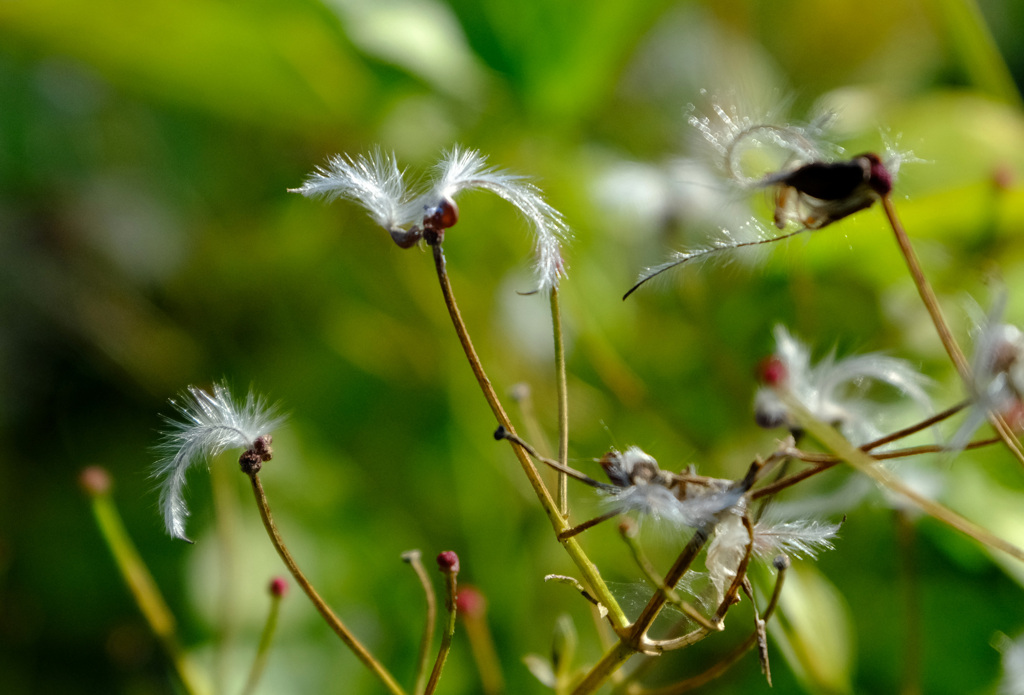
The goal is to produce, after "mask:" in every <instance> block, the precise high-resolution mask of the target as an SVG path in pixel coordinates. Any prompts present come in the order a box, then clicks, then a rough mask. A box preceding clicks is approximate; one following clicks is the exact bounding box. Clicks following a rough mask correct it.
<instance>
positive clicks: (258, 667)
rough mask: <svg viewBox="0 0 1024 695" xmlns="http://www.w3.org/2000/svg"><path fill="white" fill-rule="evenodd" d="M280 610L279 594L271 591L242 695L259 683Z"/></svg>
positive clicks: (250, 692) (254, 689) (253, 689)
mask: <svg viewBox="0 0 1024 695" xmlns="http://www.w3.org/2000/svg"><path fill="white" fill-rule="evenodd" d="M280 612H281V596H280V595H278V594H274V593H272V594H271V595H270V613H269V614H268V615H267V622H266V624H265V625H264V626H263V634H262V635H260V643H259V646H258V647H257V648H256V658H255V659H253V662H252V668H251V669H250V670H249V678H248V679H247V680H246V682H245V687H244V688H243V689H242V695H251V694H252V693H254V692H255V691H256V686H257V685H259V682H260V677H262V675H263V670H264V669H265V668H266V666H267V658H268V657H269V656H270V643H271V642H272V641H273V639H274V632H275V631H276V630H277V617H278V614H279V613H280Z"/></svg>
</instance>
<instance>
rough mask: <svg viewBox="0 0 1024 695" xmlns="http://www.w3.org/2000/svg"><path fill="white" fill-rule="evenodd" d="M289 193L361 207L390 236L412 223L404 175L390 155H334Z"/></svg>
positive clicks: (393, 156)
mask: <svg viewBox="0 0 1024 695" xmlns="http://www.w3.org/2000/svg"><path fill="white" fill-rule="evenodd" d="M288 190H289V192H291V193H301V194H302V195H304V196H306V197H307V198H323V199H325V200H327V201H332V200H337V199H339V198H342V199H344V200H351V201H353V202H355V203H358V204H359V205H362V206H363V207H364V208H365V209H366V211H367V212H369V213H370V217H372V218H373V221H374V222H376V223H377V224H378V225H380V226H381V227H383V228H384V229H386V230H387V231H389V232H390V231H393V230H398V229H401V228H402V227H403V226H405V225H407V224H409V223H411V222H413V221H414V219H415V216H414V215H413V216H410V210H411V208H410V200H411V196H410V194H409V191H408V189H407V188H406V184H405V176H404V172H403V171H402V170H401V169H399V168H398V160H397V158H396V157H395V154H394V153H393V152H391V153H387V154H385V153H384V152H382V151H381V150H380V149H376V150H374V151H373V152H371V153H370V154H369V155H359V156H357V157H351V156H347V155H346V156H342V155H334V156H333V157H331V158H330V159H328V160H327V166H325V167H317V169H316V171H314V172H313V173H312V174H311V175H310V176H309V178H308V179H306V182H305V183H304V184H302V185H301V186H300V187H298V188H290V189H288Z"/></svg>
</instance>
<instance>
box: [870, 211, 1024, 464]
mask: <svg viewBox="0 0 1024 695" xmlns="http://www.w3.org/2000/svg"><path fill="white" fill-rule="evenodd" d="M882 208H883V209H884V210H885V216H886V219H888V220H889V226H890V227H892V231H893V233H894V234H895V235H896V243H897V244H899V247H900V252H901V253H902V254H903V258H904V259H905V260H906V262H907V267H908V268H909V269H910V276H911V277H912V278H913V279H914V284H915V285H916V286H917V292H918V294H919V295H921V301H923V302H924V306H925V308H926V309H927V310H928V314H929V315H930V316H931V318H932V323H933V324H935V330H936V331H937V332H938V334H939V340H941V341H942V346H943V347H944V348H945V349H946V354H948V355H949V359H950V360H952V362H953V364H954V366H956V370H957V372H958V373H959V374H960V378H961V379H962V380H963V382H964V383H965V384H970V383H971V367H970V364H969V363H968V362H967V358H966V357H964V353H963V350H961V349H960V346H959V345H957V342H956V339H955V338H954V337H953V333H952V332H951V331H950V330H949V325H948V324H947V323H946V319H945V317H944V316H943V315H942V308H941V307H940V306H939V301H938V299H936V297H935V291H934V290H933V289H932V286H931V284H930V283H929V282H928V279H927V278H926V277H925V275H924V272H923V271H922V270H921V263H920V262H919V261H918V260H917V254H916V253H914V247H913V245H911V243H910V238H909V237H908V236H907V232H906V230H904V229H903V224H902V223H901V222H900V219H899V217H898V216H897V215H896V207H895V206H894V205H893V202H892V195H891V194H890V195H884V196H882ZM989 420H990V421H991V423H992V426H993V427H994V428H995V430H996V432H998V433H999V437H1000V438H1001V439H1002V440H1003V443H1004V444H1006V448H1007V449H1009V450H1010V453H1012V454H1013V455H1014V456H1015V457H1016V458H1017V460H1018V461H1019V462H1020V463H1021V464H1022V465H1024V449H1021V445H1020V442H1019V441H1018V440H1017V437H1016V435H1015V434H1014V433H1013V430H1012V429H1010V426H1009V425H1007V424H1006V420H1005V419H1004V418H1003V416H1002V415H1000V414H999V413H996V412H990V413H989Z"/></svg>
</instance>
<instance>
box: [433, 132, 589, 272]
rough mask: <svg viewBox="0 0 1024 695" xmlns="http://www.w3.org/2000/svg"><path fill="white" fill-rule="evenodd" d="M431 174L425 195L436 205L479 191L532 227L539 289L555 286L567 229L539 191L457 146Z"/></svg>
mask: <svg viewBox="0 0 1024 695" xmlns="http://www.w3.org/2000/svg"><path fill="white" fill-rule="evenodd" d="M435 174H436V176H435V179H434V180H435V183H434V187H433V190H432V191H431V192H430V193H428V194H427V196H428V197H432V198H433V199H434V200H435V201H437V202H440V200H442V199H443V198H445V197H448V198H453V197H454V196H455V195H457V194H458V193H459V192H460V191H465V190H472V189H475V188H481V189H483V190H486V191H490V192H491V193H494V194H495V195H497V196H500V197H501V198H503V199H505V200H506V201H508V202H509V203H511V204H512V205H514V206H515V207H516V208H517V209H518V210H519V211H520V212H521V213H522V214H523V215H524V216H525V217H526V219H527V220H529V222H530V225H531V227H533V233H534V253H535V254H536V257H537V260H536V263H535V270H536V273H537V279H538V281H539V285H540V290H541V291H548V290H550V289H552V288H554V287H557V286H558V280H559V278H560V277H561V276H562V274H563V271H564V268H563V263H562V253H561V249H562V242H564V241H567V240H568V238H569V227H568V226H567V225H566V224H565V220H564V219H563V218H562V213H560V212H559V211H558V210H556V209H555V208H553V207H551V205H549V204H548V203H547V201H545V200H544V195H543V193H542V192H541V190H540V189H539V188H537V187H536V186H535V185H534V184H532V183H530V182H529V181H527V180H526V178H525V177H523V176H519V175H517V174H510V173H508V172H506V171H502V170H500V169H498V168H497V167H489V166H487V157H486V156H484V155H481V154H480V153H479V152H478V151H477V150H467V149H462V148H460V147H458V146H455V147H453V148H452V149H451V150H449V151H447V152H445V153H444V154H443V155H442V157H441V161H439V162H438V163H437V165H436V166H435ZM434 204H436V202H435V203H434Z"/></svg>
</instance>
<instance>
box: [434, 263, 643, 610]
mask: <svg viewBox="0 0 1024 695" xmlns="http://www.w3.org/2000/svg"><path fill="white" fill-rule="evenodd" d="M431 248H432V251H433V256H434V268H435V270H436V271H437V279H438V282H439V283H440V285H441V294H442V295H443V296H444V303H445V306H446V307H447V308H448V315H449V316H450V317H451V320H452V325H453V326H454V328H455V333H456V335H457V336H458V338H459V343H460V344H461V345H462V349H463V351H464V352H465V353H466V359H467V360H468V361H469V366H470V368H471V369H472V370H473V374H474V376H476V380H477V383H478V384H479V386H480V390H481V391H482V392H483V394H484V398H485V399H486V400H487V404H488V405H489V406H490V407H491V412H493V413H494V417H495V418H496V419H497V421H498V424H500V425H501V426H502V427H504V428H505V429H506V430H508V432H509V433H511V434H513V435H514V434H515V428H514V427H512V421H511V420H509V417H508V414H507V413H506V412H505V408H504V407H502V405H501V400H500V399H499V398H498V394H497V393H495V391H494V387H493V386H492V385H491V381H490V379H488V378H487V373H486V372H485V371H484V367H483V364H482V363H481V362H480V357H479V356H478V355H477V353H476V348H474V347H473V341H472V340H470V337H469V331H468V330H467V329H466V324H465V322H464V321H463V320H462V314H461V313H460V312H459V307H458V304H457V303H456V302H455V295H454V293H453V292H452V286H451V282H450V281H449V279H448V272H447V270H446V268H445V258H444V251H443V250H442V249H441V245H440V243H435V244H433V245H432V247H431ZM512 451H513V452H514V453H515V455H516V458H517V459H518V460H519V464H520V465H521V466H522V468H523V472H524V473H525V474H526V477H527V479H528V480H529V482H530V486H531V487H532V488H533V491H534V493H536V495H537V499H538V500H540V503H541V506H542V507H543V508H544V512H545V513H546V514H547V516H548V520H549V521H550V522H551V525H552V527H553V528H554V530H555V534H556V536H558V535H560V534H561V533H562V532H563V531H566V530H568V529H569V524H568V522H567V521H566V519H565V517H564V516H562V514H561V513H560V512H559V510H558V505H557V504H556V503H555V500H554V499H553V498H552V497H551V493H550V492H549V491H548V489H547V487H546V486H545V485H544V481H543V480H541V478H540V474H539V473H538V472H537V468H536V467H535V466H534V465H533V462H532V461H530V457H529V456H528V455H527V453H526V451H525V450H524V449H522V448H521V447H519V446H515V445H512ZM561 543H562V547H564V548H565V550H566V552H567V553H568V554H569V557H571V558H572V560H573V562H575V563H576V566H577V567H578V568H579V570H580V572H581V573H582V574H583V577H584V578H585V579H586V580H587V583H588V584H589V585H590V587H591V589H593V591H594V595H595V596H596V597H597V598H598V600H599V601H601V603H602V604H603V605H604V606H605V608H607V609H608V617H609V619H610V620H611V621H612V625H613V626H614V627H615V628H616V629H622V628H624V627H625V626H626V625H628V624H629V620H628V619H627V618H626V614H625V613H623V611H622V608H621V607H620V606H619V603H618V601H616V600H615V597H614V596H613V595H612V593H611V591H609V590H608V586H607V585H606V584H605V582H604V580H603V579H602V578H601V573H600V572H599V571H598V569H597V566H596V565H595V564H594V563H593V562H591V560H590V558H589V557H587V555H586V553H584V552H583V548H582V546H580V544H579V542H577V541H576V539H575V538H565V539H561Z"/></svg>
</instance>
